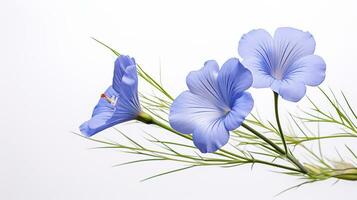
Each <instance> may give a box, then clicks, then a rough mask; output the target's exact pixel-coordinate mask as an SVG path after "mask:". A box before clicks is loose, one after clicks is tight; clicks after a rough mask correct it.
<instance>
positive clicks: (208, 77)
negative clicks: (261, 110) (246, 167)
mask: <svg viewBox="0 0 357 200" xmlns="http://www.w3.org/2000/svg"><path fill="white" fill-rule="evenodd" d="M186 83H187V86H188V88H189V90H188V91H185V92H182V93H181V94H180V95H179V96H178V97H177V98H176V99H175V100H174V102H173V103H172V105H171V109H170V116H169V120H170V125H171V126H172V128H174V129H175V130H177V131H179V132H181V133H184V134H189V133H192V134H193V142H194V144H195V146H196V147H197V148H198V149H199V150H200V151H201V152H203V153H207V152H214V151H216V150H218V149H219V148H220V147H222V146H223V145H225V144H226V143H227V142H228V139H229V131H231V130H234V129H236V128H238V127H239V126H240V125H241V123H242V122H243V121H244V119H245V117H246V116H247V115H248V114H249V113H250V111H251V110H252V108H253V98H252V96H251V95H250V94H249V93H248V92H245V90H247V89H248V88H249V87H250V86H251V84H252V75H251V72H250V71H249V70H248V69H246V68H244V67H243V65H242V64H241V63H240V62H239V60H238V59H236V58H231V59H229V60H228V61H227V62H226V63H224V64H223V66H222V68H221V69H219V66H218V64H217V62H216V61H214V60H210V61H207V62H206V63H205V64H204V67H203V68H202V69H200V70H198V71H193V72H190V73H189V74H188V76H187V78H186Z"/></svg>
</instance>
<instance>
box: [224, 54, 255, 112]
mask: <svg viewBox="0 0 357 200" xmlns="http://www.w3.org/2000/svg"><path fill="white" fill-rule="evenodd" d="M217 81H218V86H219V89H220V91H221V94H222V97H223V99H224V100H225V103H226V104H227V105H228V106H229V107H231V106H233V103H234V101H235V99H236V98H237V97H238V96H239V95H241V94H240V93H241V92H243V91H245V90H247V89H248V88H249V87H250V86H251V85H252V82H253V78H252V73H251V72H250V71H249V70H248V69H246V68H245V67H244V66H243V65H242V64H241V63H240V62H239V60H238V59H237V58H231V59H229V60H228V61H226V62H225V63H224V64H223V66H222V68H221V69H220V71H219V73H218V77H217Z"/></svg>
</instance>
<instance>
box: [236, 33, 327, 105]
mask: <svg viewBox="0 0 357 200" xmlns="http://www.w3.org/2000/svg"><path fill="white" fill-rule="evenodd" d="M314 51H315V40H314V38H313V36H312V35H311V34H310V33H308V32H303V31H300V30H297V29H294V28H288V27H284V28H278V29H277V30H276V31H275V34H274V37H272V36H271V35H270V34H269V33H268V32H266V31H265V30H263V29H258V30H252V31H250V32H249V33H247V34H245V35H243V37H242V38H241V40H240V41H239V47H238V52H239V54H240V56H241V57H242V58H243V61H242V63H243V65H244V66H245V67H247V68H248V69H249V70H250V71H251V72H252V74H253V85H252V86H253V87H255V88H267V87H270V88H271V89H272V90H273V91H275V92H277V93H278V94H279V95H280V96H282V97H283V98H284V99H286V100H288V101H293V102H297V101H299V100H300V99H301V98H302V97H304V95H305V93H306V86H305V85H309V86H317V85H319V84H321V83H322V81H323V80H324V79H325V71H326V64H325V62H324V60H323V59H322V58H321V57H319V56H317V55H313V54H314Z"/></svg>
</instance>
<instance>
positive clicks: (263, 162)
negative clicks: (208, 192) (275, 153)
mask: <svg viewBox="0 0 357 200" xmlns="http://www.w3.org/2000/svg"><path fill="white" fill-rule="evenodd" d="M152 124H155V125H157V126H159V127H161V128H163V129H166V130H168V131H170V132H173V133H175V134H178V135H180V136H182V137H184V138H186V139H189V140H192V138H191V137H190V136H188V135H185V134H182V133H179V132H177V131H175V130H174V129H172V128H171V127H170V126H168V125H167V124H164V123H162V122H160V121H158V120H156V119H154V118H152ZM242 126H243V125H242ZM249 128H250V127H249ZM253 130H254V129H253ZM255 132H256V131H255ZM256 133H257V134H258V135H260V136H261V137H262V139H263V138H265V137H264V136H263V135H261V134H260V133H258V132H256ZM258 135H257V136H258ZM258 137H259V136H258ZM265 139H266V140H267V141H270V140H269V139H267V138H265ZM264 141H265V140H264ZM270 143H271V145H275V147H276V148H278V149H280V151H283V150H282V149H281V148H280V147H278V146H277V145H276V144H274V143H272V142H271V141H270ZM220 151H222V152H223V153H226V154H229V155H232V156H235V157H239V158H243V157H241V156H239V155H236V154H234V153H231V152H228V151H225V150H223V149H220ZM215 154H218V155H222V154H220V153H218V152H215ZM223 156H226V155H223ZM244 159H246V158H244ZM290 159H292V158H290ZM247 161H249V162H251V163H260V164H264V165H270V166H274V167H278V168H282V169H287V170H291V171H296V172H302V173H305V172H304V170H305V169H304V170H301V169H295V168H291V167H288V166H284V165H279V164H276V163H271V162H267V161H263V160H257V159H253V160H247ZM295 162H297V161H296V160H295Z"/></svg>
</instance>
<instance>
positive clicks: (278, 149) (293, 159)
mask: <svg viewBox="0 0 357 200" xmlns="http://www.w3.org/2000/svg"><path fill="white" fill-rule="evenodd" d="M242 126H243V127H244V128H245V129H247V130H248V131H250V132H251V133H253V134H254V135H256V136H257V137H259V138H260V139H262V140H264V141H265V142H266V143H268V144H269V145H270V146H272V147H273V148H274V149H275V150H276V151H277V152H278V153H279V154H281V155H283V156H286V158H287V159H288V160H290V161H291V162H292V163H294V164H295V165H296V167H298V168H299V172H301V173H304V174H307V170H306V169H305V168H304V166H302V164H301V163H300V162H299V161H298V160H297V159H296V158H295V157H294V156H292V155H290V154H285V151H284V150H283V149H281V148H280V147H279V146H278V145H276V144H275V143H274V142H272V141H271V140H269V139H268V138H267V137H265V136H264V135H262V134H260V133H259V132H258V131H256V130H255V129H253V128H252V127H250V126H248V125H247V124H244V123H242Z"/></svg>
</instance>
